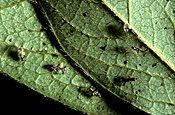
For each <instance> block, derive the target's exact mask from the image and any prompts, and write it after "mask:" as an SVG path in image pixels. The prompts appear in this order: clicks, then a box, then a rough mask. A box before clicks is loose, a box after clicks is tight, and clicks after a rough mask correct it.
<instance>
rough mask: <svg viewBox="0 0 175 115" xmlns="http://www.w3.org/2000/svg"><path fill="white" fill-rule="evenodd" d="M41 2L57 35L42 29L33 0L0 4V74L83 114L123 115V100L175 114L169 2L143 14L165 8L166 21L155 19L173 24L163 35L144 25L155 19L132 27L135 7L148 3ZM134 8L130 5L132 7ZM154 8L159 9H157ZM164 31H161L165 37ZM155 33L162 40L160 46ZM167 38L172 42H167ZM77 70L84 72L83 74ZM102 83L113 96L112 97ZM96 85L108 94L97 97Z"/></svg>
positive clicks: (104, 1) (170, 5)
mask: <svg viewBox="0 0 175 115" xmlns="http://www.w3.org/2000/svg"><path fill="white" fill-rule="evenodd" d="M135 1H136V0H135ZM152 1H153V0H152ZM34 2H35V1H34ZM38 2H39V4H37V5H40V6H41V7H42V9H43V13H44V14H45V17H46V18H47V20H48V22H49V24H50V26H51V29H52V31H53V33H54V35H52V34H49V33H48V31H49V30H47V29H46V30H43V28H42V26H41V24H40V22H39V20H38V18H39V17H38V18H37V16H36V13H35V11H34V8H33V7H32V5H31V4H30V3H29V2H27V1H25V0H13V1H11V2H6V1H3V2H0V11H1V13H0V17H1V18H0V24H1V25H0V30H1V31H0V50H1V51H0V59H1V61H0V70H1V71H3V72H4V73H7V74H8V75H9V76H11V77H12V78H14V79H16V80H17V81H19V82H21V83H23V84H25V85H27V86H28V87H30V88H32V89H34V90H36V91H37V92H39V93H42V94H43V95H45V96H47V97H50V98H52V99H54V100H57V101H59V102H61V103H63V104H65V105H68V106H70V107H71V108H74V109H77V110H79V111H82V112H85V113H90V114H104V115H107V114H121V111H120V109H119V108H120V107H119V106H120V104H119V102H118V101H116V97H119V98H120V99H123V100H125V101H127V102H129V103H130V104H132V105H133V106H135V107H137V108H139V109H141V110H143V111H145V112H147V113H150V114H175V95H174V91H175V89H174V87H175V80H174V79H175V76H174V74H173V73H174V72H173V71H172V70H171V69H170V68H172V69H174V65H173V64H174V62H173V61H174V60H173V56H174V54H173V53H169V52H170V51H171V52H173V50H174V48H173V47H174V46H173V42H174V29H173V28H174V20H175V19H174V17H173V15H174V14H172V12H171V9H173V8H174V6H173V4H174V3H173V2H171V0H170V2H166V3H164V2H161V1H160V0H157V1H155V2H154V1H153V2H150V4H153V5H151V6H150V9H149V8H148V9H147V8H143V11H145V10H152V11H154V10H160V9H161V8H162V7H165V8H163V9H164V11H163V13H162V16H167V15H168V16H169V17H167V18H165V17H164V23H162V21H160V20H158V19H157V18H154V19H155V20H156V22H155V23H157V24H162V25H163V24H165V25H166V24H167V25H166V27H167V28H168V29H160V30H161V31H157V27H155V24H153V26H154V27H147V26H146V25H147V24H149V20H150V18H148V20H147V18H146V17H141V20H142V21H141V22H142V24H141V26H139V24H138V23H135V22H134V21H137V22H139V21H140V19H139V17H138V18H137V19H138V20H136V19H135V18H134V17H137V15H136V13H134V12H138V11H137V9H138V8H137V7H141V6H140V4H141V5H142V4H143V5H145V4H149V3H139V2H136V3H138V5H133V4H134V3H133V2H131V1H129V2H127V1H122V2H118V0H116V2H118V3H120V4H116V3H115V2H114V1H112V2H111V0H103V3H101V2H99V1H98V0H69V1H67V0H48V1H46V2H45V0H39V1H38ZM127 3H128V4H127ZM158 3H159V4H158ZM104 4H105V5H106V6H107V7H108V8H109V9H110V10H112V11H113V12H114V14H113V13H112V12H110V11H109V9H108V8H107V7H106V6H105V5H104ZM157 4H158V5H157ZM128 5H129V6H130V7H129V8H128V9H126V7H128ZM156 5H157V6H158V7H157V8H158V9H151V8H154V7H155V6H156ZM118 6H120V7H118ZM133 6H135V7H136V8H135V9H134V7H133ZM153 6H154V7H153ZM169 7H170V8H169ZM168 8H169V9H168ZM123 9H124V10H123ZM143 11H140V13H141V12H143ZM128 12H129V13H128ZM153 13H154V12H153ZM128 14H130V15H129V16H128ZM165 14H166V15H165ZM115 15H118V16H119V17H120V19H121V20H122V21H123V22H124V23H128V24H129V25H131V27H132V29H133V30H134V31H135V32H136V33H137V34H138V36H139V39H140V40H141V41H143V42H144V44H146V45H147V46H146V45H144V44H143V43H141V42H140V41H139V40H138V37H137V36H135V35H134V34H132V33H130V32H124V31H123V24H122V22H121V20H120V19H119V18H117V17H116V16H115ZM145 15H146V14H145ZM145 15H144V16H145ZM40 18H41V19H43V18H42V17H40ZM142 18H143V19H145V20H143V19H142ZM158 18H161V17H158ZM155 20H151V21H152V22H154V21H155ZM169 21H170V22H171V24H170V23H169ZM162 25H159V27H162ZM165 25H163V26H165ZM145 27H147V28H145ZM145 29H146V30H149V31H150V32H145ZM152 30H153V31H152ZM46 32H47V33H46ZM160 32H161V33H163V34H161V35H159V33H160ZM153 33H154V34H153ZM172 35H173V36H172ZM150 36H151V37H154V38H155V36H158V37H156V38H160V39H161V40H160V43H159V44H158V42H157V41H158V40H156V38H155V39H154V40H152V38H151V37H150ZM165 36H167V39H168V41H164V40H165V39H163V37H165ZM54 37H56V38H54ZM149 39H150V40H149ZM151 40H152V41H151ZM145 41H146V42H145ZM20 45H22V46H23V49H24V51H25V57H26V60H25V61H23V60H21V55H20V54H19V53H18V50H19V46H20ZM162 46H163V47H162ZM169 47H171V48H170V49H169V50H167V49H168V48H169ZM60 49H63V50H64V52H63V51H62V50H60ZM150 49H151V50H150ZM152 51H154V52H152ZM154 53H155V54H154ZM65 55H68V56H65ZM157 55H158V56H159V57H158V56H157ZM70 58H71V59H72V60H74V62H75V63H74V62H73V61H70V60H71V59H70ZM160 59H161V60H160ZM162 60H163V61H164V62H165V63H166V64H167V65H168V66H169V67H170V68H169V67H168V66H167V65H166V64H165V63H164V62H163V61H162ZM53 65H62V67H65V68H66V69H65V72H63V73H62V72H61V73H59V72H56V71H54V69H53ZM76 66H77V67H76ZM79 67H80V68H82V70H83V71H84V73H83V72H82V71H80V69H77V68H79ZM89 76H90V78H89ZM91 79H92V80H93V81H92V80H91ZM94 81H95V84H94ZM98 84H99V85H100V86H98ZM101 86H102V87H103V89H105V90H108V91H109V92H110V93H112V94H114V96H113V95H112V98H111V96H110V93H107V92H105V91H103V90H102V89H101ZM92 88H93V89H95V90H96V91H98V89H96V88H99V90H100V89H101V90H100V91H101V95H102V97H100V96H97V95H94V92H93V91H92V90H91V89H92ZM106 95H107V96H106ZM108 98H109V99H108ZM108 100H110V102H112V103H113V104H112V106H113V107H111V105H110V104H109V101H108Z"/></svg>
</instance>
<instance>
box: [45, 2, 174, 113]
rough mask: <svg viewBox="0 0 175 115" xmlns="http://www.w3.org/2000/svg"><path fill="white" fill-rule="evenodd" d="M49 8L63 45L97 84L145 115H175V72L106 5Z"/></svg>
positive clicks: (69, 4) (54, 5) (58, 4)
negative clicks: (128, 31) (141, 41)
mask: <svg viewBox="0 0 175 115" xmlns="http://www.w3.org/2000/svg"><path fill="white" fill-rule="evenodd" d="M111 3H112V2H111ZM48 4H50V6H52V8H51V7H49V6H48V5H45V4H42V7H43V9H44V12H45V14H46V16H47V19H48V20H49V22H50V24H51V28H52V30H53V32H54V34H55V36H56V38H57V40H58V42H59V43H60V44H61V46H62V47H63V49H64V51H65V52H66V53H67V54H68V55H69V56H70V57H71V58H72V59H73V60H74V61H75V62H76V63H77V64H79V65H80V67H82V68H83V70H84V71H85V72H86V73H87V74H88V75H90V76H91V78H92V79H94V80H95V81H96V82H97V83H99V84H100V85H102V86H103V87H104V88H105V89H107V90H108V91H110V92H111V93H113V94H114V95H116V96H118V97H120V98H121V99H123V100H125V101H127V102H129V103H131V104H132V105H134V106H136V107H138V108H140V109H141V110H144V111H145V112H148V113H150V114H175V96H174V87H175V81H174V79H175V77H174V75H173V73H174V72H173V71H171V69H170V68H168V67H167V66H166V64H165V63H163V62H162V61H161V60H160V59H159V57H157V56H156V55H155V54H154V53H153V52H152V51H150V50H149V48H148V47H146V46H145V45H143V44H142V43H140V42H139V41H138V40H137V38H136V37H135V36H133V35H130V34H126V33H125V32H124V31H123V24H121V21H120V20H118V19H117V18H116V17H115V16H114V14H111V12H109V11H108V10H107V9H106V8H105V7H104V6H103V5H102V4H101V2H98V1H84V0H83V1H79V0H73V1H64V0H59V1H55V0H48ZM124 15H125V14H124ZM136 49H137V50H136ZM155 53H157V52H155ZM170 57H171V56H170Z"/></svg>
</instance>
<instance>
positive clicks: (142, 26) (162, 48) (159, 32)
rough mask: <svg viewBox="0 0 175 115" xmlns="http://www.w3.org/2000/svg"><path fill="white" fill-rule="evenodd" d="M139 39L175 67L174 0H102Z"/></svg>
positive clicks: (172, 67)
mask: <svg viewBox="0 0 175 115" xmlns="http://www.w3.org/2000/svg"><path fill="white" fill-rule="evenodd" d="M103 2H104V4H106V5H107V6H108V7H109V8H110V9H111V10H112V11H113V12H114V13H115V14H116V15H117V16H119V17H120V18H121V20H123V21H124V23H127V24H129V25H130V27H131V28H132V29H133V30H134V31H135V32H136V33H137V34H138V35H139V39H140V40H141V41H142V42H143V43H145V44H146V45H147V46H148V47H149V48H150V49H152V50H153V51H154V52H155V53H156V54H157V55H158V56H159V57H160V58H161V59H162V61H164V62H165V63H167V65H168V66H169V67H170V68H171V69H173V70H174V71H175V60H174V58H175V53H174V52H175V50H174V49H175V40H174V39H175V1H174V0H142V1H140V0H103Z"/></svg>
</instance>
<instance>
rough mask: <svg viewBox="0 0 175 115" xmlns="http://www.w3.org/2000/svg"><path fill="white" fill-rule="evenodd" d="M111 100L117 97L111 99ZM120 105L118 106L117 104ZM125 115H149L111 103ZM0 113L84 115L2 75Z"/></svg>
mask: <svg viewBox="0 0 175 115" xmlns="http://www.w3.org/2000/svg"><path fill="white" fill-rule="evenodd" d="M109 98H110V100H111V98H115V97H113V96H112V97H109ZM116 102H117V103H118V104H117V103H116ZM111 103H112V104H110V105H111V106H112V105H113V104H114V106H115V107H116V108H121V109H119V112H120V113H122V114H123V115H128V114H129V115H130V114H134V115H147V114H146V113H145V112H143V111H140V110H139V109H136V108H134V107H133V106H131V105H130V104H127V103H125V102H124V101H122V100H120V99H116V100H113V101H111ZM0 113H4V114H8V113H10V114H12V113H13V114H55V115H65V114H68V115H70V114H71V115H84V114H83V113H82V112H80V111H75V110H73V109H71V108H69V107H68V106H65V105H63V104H62V103H59V102H57V101H54V100H52V99H50V98H47V97H44V95H42V94H39V93H37V92H35V91H33V90H32V89H30V88H28V87H27V86H25V85H23V84H21V83H19V82H17V81H16V80H14V79H12V78H10V77H9V76H5V75H4V74H2V73H0ZM86 115H87V114H86Z"/></svg>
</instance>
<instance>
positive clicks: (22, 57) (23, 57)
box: [18, 45, 26, 61]
mask: <svg viewBox="0 0 175 115" xmlns="http://www.w3.org/2000/svg"><path fill="white" fill-rule="evenodd" d="M18 53H19V55H20V57H21V60H22V61H26V56H25V52H24V48H23V46H22V45H19V47H18Z"/></svg>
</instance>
